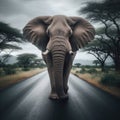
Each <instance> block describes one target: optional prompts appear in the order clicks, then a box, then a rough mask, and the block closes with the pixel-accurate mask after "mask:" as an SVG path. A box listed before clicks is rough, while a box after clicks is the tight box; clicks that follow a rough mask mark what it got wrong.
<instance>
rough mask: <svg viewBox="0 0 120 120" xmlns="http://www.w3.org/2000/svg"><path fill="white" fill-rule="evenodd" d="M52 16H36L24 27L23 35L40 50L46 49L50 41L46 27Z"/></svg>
mask: <svg viewBox="0 0 120 120" xmlns="http://www.w3.org/2000/svg"><path fill="white" fill-rule="evenodd" d="M49 19H50V16H44V17H41V16H40V17H36V18H34V19H33V20H31V21H30V22H28V24H27V25H26V26H25V27H24V28H23V36H24V37H25V38H26V39H27V40H28V41H30V42H32V43H33V44H34V45H36V46H37V47H38V48H39V49H40V50H42V51H45V50H46V46H47V43H48V40H49V38H48V36H47V34H46V29H47V26H48V24H47V23H48V21H49Z"/></svg>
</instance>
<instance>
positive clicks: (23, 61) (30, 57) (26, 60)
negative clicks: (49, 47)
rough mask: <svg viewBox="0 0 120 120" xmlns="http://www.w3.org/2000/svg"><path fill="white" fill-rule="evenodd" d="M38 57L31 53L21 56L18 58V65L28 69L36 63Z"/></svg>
mask: <svg viewBox="0 0 120 120" xmlns="http://www.w3.org/2000/svg"><path fill="white" fill-rule="evenodd" d="M36 57H37V56H36V55H35V54H30V53H24V54H20V55H18V57H17V60H18V64H19V65H20V66H21V67H23V68H28V67H30V65H32V64H33V63H34V61H35V59H36Z"/></svg>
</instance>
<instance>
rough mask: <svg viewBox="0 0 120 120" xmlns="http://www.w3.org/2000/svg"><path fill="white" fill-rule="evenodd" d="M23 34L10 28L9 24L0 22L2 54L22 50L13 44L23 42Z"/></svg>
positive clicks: (0, 49) (0, 47) (0, 48)
mask: <svg viewBox="0 0 120 120" xmlns="http://www.w3.org/2000/svg"><path fill="white" fill-rule="evenodd" d="M21 39H22V34H21V33H20V31H19V30H18V29H15V28H12V27H10V26H9V25H8V24H6V23H3V22H0V53H1V52H2V51H3V50H5V49H21V48H20V47H18V46H17V45H15V44H11V42H22V41H21Z"/></svg>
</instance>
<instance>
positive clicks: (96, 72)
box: [71, 65, 120, 97]
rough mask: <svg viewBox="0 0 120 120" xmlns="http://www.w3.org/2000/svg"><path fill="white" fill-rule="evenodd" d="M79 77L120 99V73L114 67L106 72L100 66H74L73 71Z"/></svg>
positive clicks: (106, 68)
mask: <svg viewBox="0 0 120 120" xmlns="http://www.w3.org/2000/svg"><path fill="white" fill-rule="evenodd" d="M71 72H72V73H73V74H74V75H76V76H77V77H79V78H81V79H83V80H85V81H87V82H89V83H90V84H92V85H94V86H96V87H99V88H101V89H103V90H105V91H107V92H109V93H111V94H113V95H116V96H118V97H120V73H119V72H116V71H115V68H114V66H106V67H105V70H104V72H103V71H101V67H100V66H97V67H96V66H82V65H81V66H80V67H77V66H76V65H75V66H73V68H72V71H71Z"/></svg>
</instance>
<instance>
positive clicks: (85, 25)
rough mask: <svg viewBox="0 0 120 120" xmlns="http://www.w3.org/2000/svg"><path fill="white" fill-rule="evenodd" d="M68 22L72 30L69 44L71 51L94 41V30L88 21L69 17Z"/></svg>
mask: <svg viewBox="0 0 120 120" xmlns="http://www.w3.org/2000/svg"><path fill="white" fill-rule="evenodd" d="M69 21H70V23H71V26H72V30H73V34H72V36H71V38H70V43H71V46H72V50H73V51H77V50H78V49H79V48H82V47H84V46H85V45H86V44H88V42H90V41H91V40H93V39H94V36H95V29H94V27H93V26H92V25H91V24H90V23H89V22H88V21H86V20H85V19H83V18H81V17H70V19H69Z"/></svg>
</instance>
